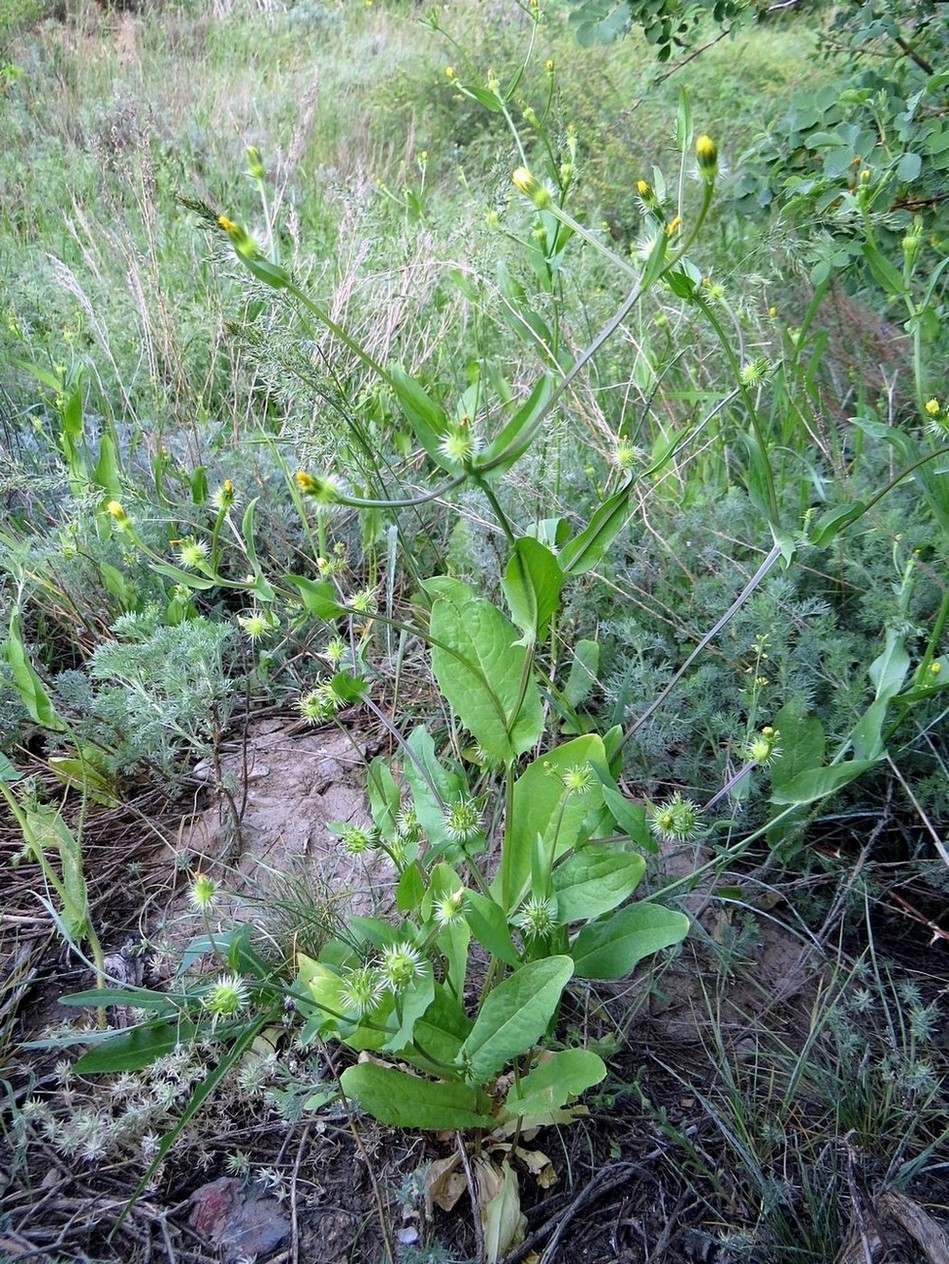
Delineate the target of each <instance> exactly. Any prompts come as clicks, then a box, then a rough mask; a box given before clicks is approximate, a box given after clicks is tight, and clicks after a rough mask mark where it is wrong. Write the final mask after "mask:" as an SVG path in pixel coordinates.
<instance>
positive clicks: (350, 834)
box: [340, 825, 373, 856]
mask: <svg viewBox="0 0 949 1264" xmlns="http://www.w3.org/2000/svg"><path fill="white" fill-rule="evenodd" d="M340 842H341V843H342V844H343V847H344V848H345V850H346V851H347V852H348V853H349V854H350V856H361V855H363V853H364V852H367V851H369V850H370V849H371V848H372V846H373V838H372V835H371V834H370V833H369V831H368V830H364V829H360V828H359V826H358V825H347V826H346V828H345V829H344V830H343V832H342V834H341V835H340Z"/></svg>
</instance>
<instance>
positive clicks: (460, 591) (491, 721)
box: [422, 578, 544, 763]
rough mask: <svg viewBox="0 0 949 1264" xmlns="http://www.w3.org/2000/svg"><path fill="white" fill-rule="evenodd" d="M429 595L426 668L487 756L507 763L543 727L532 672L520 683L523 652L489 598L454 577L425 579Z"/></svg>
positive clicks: (523, 662)
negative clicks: (429, 650)
mask: <svg viewBox="0 0 949 1264" xmlns="http://www.w3.org/2000/svg"><path fill="white" fill-rule="evenodd" d="M422 587H423V588H424V589H425V591H426V592H428V593H431V594H432V596H434V597H435V604H434V606H433V607H432V615H431V623H430V631H431V636H432V641H433V645H432V668H433V670H434V672H435V677H436V679H437V681H438V685H439V688H440V689H441V691H442V693H443V694H444V695H445V697H446V698H447V699H448V702H449V703H450V705H451V706H452V708H453V710H454V711H455V713H456V715H457V716H458V718H459V719H460V720H461V722H462V724H463V725H464V726H465V728H467V729H468V730H469V731H470V732H471V734H472V735H473V737H474V738H475V741H477V742H478V743H479V745H480V746H481V747H482V749H483V750H484V751H485V753H486V754H487V755H488V756H489V758H491V759H495V760H498V761H499V762H502V763H509V762H510V761H511V760H513V759H516V757H517V756H518V755H522V754H523V753H524V751H526V750H529V749H530V748H531V747H532V746H533V745H534V744H535V743H536V742H537V740H538V738H539V737H540V735H541V733H542V732H543V728H544V717H543V713H542V711H541V705H540V694H539V692H538V689H537V685H536V683H535V681H534V679H533V677H529V679H528V680H527V687H526V689H525V688H524V687H523V681H524V670H525V664H526V656H527V651H526V650H525V649H524V647H523V646H521V645H515V643H514V642H515V641H516V639H517V633H516V632H515V630H514V628H513V627H512V626H511V625H510V623H508V621H507V619H505V618H504V616H503V615H502V614H501V612H500V611H499V610H496V609H495V607H494V606H492V605H491V603H490V602H489V601H485V600H484V599H483V598H482V597H478V596H476V595H475V594H474V593H473V592H472V591H471V589H470V588H468V587H467V586H466V585H465V584H462V583H460V582H459V581H458V580H456V579H448V578H437V579H430V580H427V581H426V582H425V583H424V584H423V585H422Z"/></svg>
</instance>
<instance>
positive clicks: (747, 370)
mask: <svg viewBox="0 0 949 1264" xmlns="http://www.w3.org/2000/svg"><path fill="white" fill-rule="evenodd" d="M770 371H771V365H770V364H769V363H768V361H767V360H765V359H764V357H762V356H758V357H757V358H756V359H754V360H749V361H748V363H747V364H743V365H742V366H741V382H742V386H760V385H761V383H762V382H764V381H766V380H767V377H768V374H769V373H770Z"/></svg>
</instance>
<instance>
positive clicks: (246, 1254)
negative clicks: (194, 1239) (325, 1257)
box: [191, 1176, 290, 1264]
mask: <svg viewBox="0 0 949 1264" xmlns="http://www.w3.org/2000/svg"><path fill="white" fill-rule="evenodd" d="M191 1202H192V1211H191V1223H192V1225H193V1226H194V1228H195V1229H196V1230H197V1231H198V1232H199V1233H202V1234H204V1235H205V1237H207V1238H208V1240H209V1241H210V1242H211V1244H212V1245H213V1246H215V1247H217V1248H218V1249H219V1250H220V1251H221V1253H222V1259H223V1260H224V1264H238V1261H239V1260H243V1259H248V1258H250V1257H256V1258H258V1259H265V1258H266V1257H267V1256H268V1255H270V1254H271V1253H272V1252H274V1251H276V1249H277V1248H278V1247H279V1246H280V1245H281V1244H282V1243H283V1242H285V1241H286V1240H287V1238H288V1237H289V1235H290V1220H289V1217H288V1216H287V1213H286V1212H285V1211H284V1209H283V1207H282V1206H281V1205H280V1203H279V1202H278V1201H277V1199H276V1198H269V1197H268V1196H267V1195H266V1194H265V1193H264V1191H263V1190H262V1189H261V1188H260V1187H258V1186H256V1185H245V1184H244V1182H243V1181H241V1180H239V1179H238V1178H237V1177H234V1176H222V1177H220V1178H219V1179H218V1180H216V1181H210V1182H209V1183H208V1184H207V1185H202V1186H201V1188H200V1189H197V1190H195V1192H194V1193H193V1194H192V1195H191Z"/></svg>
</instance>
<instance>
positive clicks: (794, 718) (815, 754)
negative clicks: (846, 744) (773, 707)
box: [770, 703, 824, 789]
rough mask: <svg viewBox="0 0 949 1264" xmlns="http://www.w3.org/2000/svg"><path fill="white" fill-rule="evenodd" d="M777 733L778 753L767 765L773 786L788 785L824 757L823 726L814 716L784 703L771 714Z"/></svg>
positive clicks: (773, 787)
mask: <svg viewBox="0 0 949 1264" xmlns="http://www.w3.org/2000/svg"><path fill="white" fill-rule="evenodd" d="M774 727H775V729H776V730H777V731H778V733H779V734H780V742H781V757H780V759H778V760H777V762H776V763H775V764H774V765H773V766H772V768H771V769H770V772H771V786H772V789H777V788H778V787H779V786H785V785H788V784H789V783H790V782H791V781H793V780H794V778H795V777H797V776H798V775H799V774H800V773H802V772H804V771H805V770H806V769H808V768H817V767H819V765H820V764H821V763H822V762H823V759H824V726H823V725H822V724H821V722H820V720H818V719H817V718H816V717H814V716H805V715H804V714H803V712H802V711H801V709H800V708H799V707H797V706H795V705H794V704H793V703H787V704H786V705H785V706H783V707H782V708H781V710H780V711H779V712H778V714H777V715H776V716H775V717H774Z"/></svg>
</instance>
